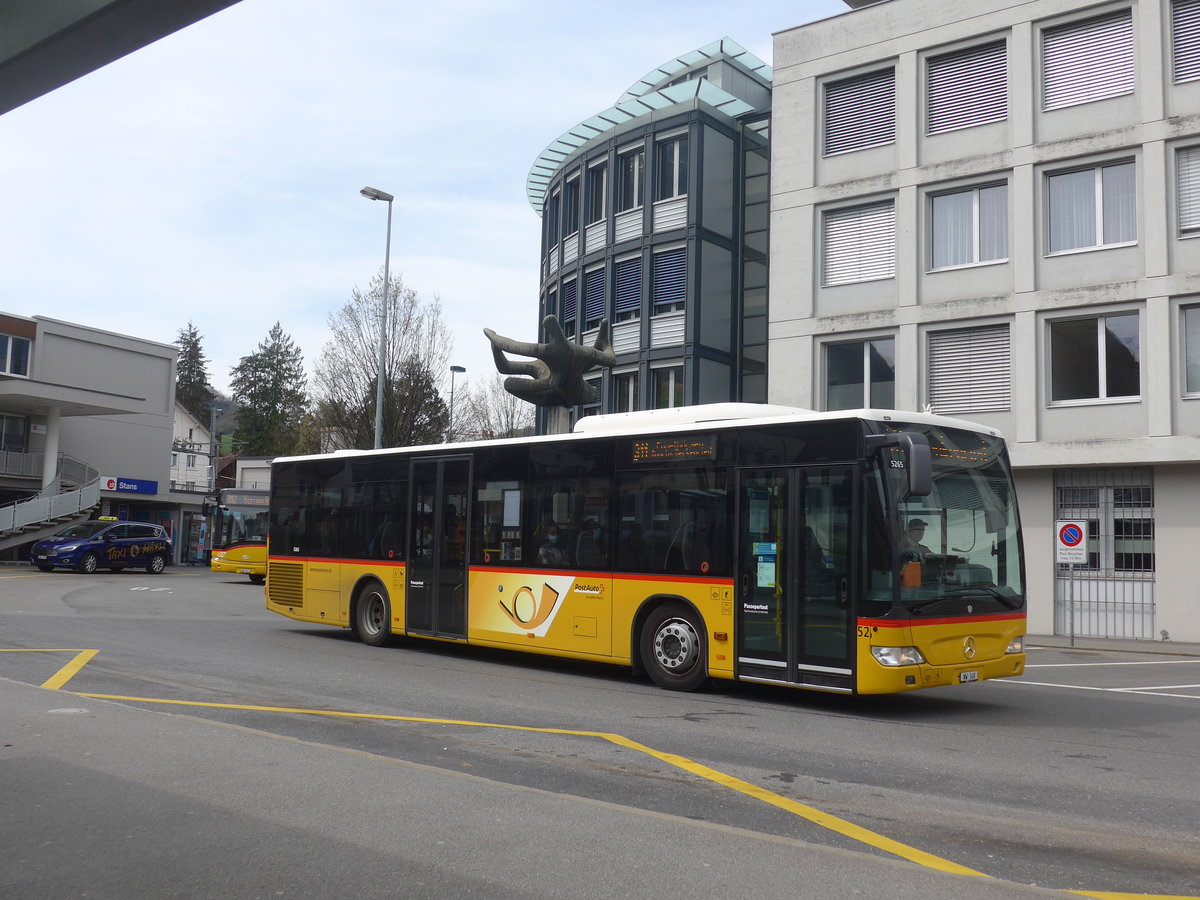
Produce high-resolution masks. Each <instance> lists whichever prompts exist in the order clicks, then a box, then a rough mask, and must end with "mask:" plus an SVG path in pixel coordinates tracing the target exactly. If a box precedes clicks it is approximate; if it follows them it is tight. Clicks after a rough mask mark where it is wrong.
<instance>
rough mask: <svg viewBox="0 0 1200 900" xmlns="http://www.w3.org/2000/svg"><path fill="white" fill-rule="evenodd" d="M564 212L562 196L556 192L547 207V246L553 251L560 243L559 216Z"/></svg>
mask: <svg viewBox="0 0 1200 900" xmlns="http://www.w3.org/2000/svg"><path fill="white" fill-rule="evenodd" d="M561 211H562V194H561V193H560V192H559V191H557V190H556V191H554V192H553V193H552V194H551V195H550V203H549V204H548V205H547V206H546V246H547V249H552V248H553V247H554V245H555V244H557V243H558V216H559V213H560V212H561Z"/></svg>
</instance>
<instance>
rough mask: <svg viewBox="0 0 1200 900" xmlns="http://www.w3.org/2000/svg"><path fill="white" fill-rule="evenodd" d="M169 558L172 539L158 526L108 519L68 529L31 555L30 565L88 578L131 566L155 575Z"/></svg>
mask: <svg viewBox="0 0 1200 900" xmlns="http://www.w3.org/2000/svg"><path fill="white" fill-rule="evenodd" d="M170 558H171V538H170V537H169V536H168V535H167V531H166V529H165V528H163V527H162V526H161V525H150V524H147V523H145V522H118V521H117V520H116V519H115V518H113V517H111V516H102V517H101V518H99V519H90V520H89V521H87V522H76V523H75V524H74V525H68V526H67V527H66V528H64V529H63V530H62V531H60V532H58V533H57V534H55V535H53V536H52V537H48V538H45V539H43V540H40V541H38V542H37V543H36V544H34V545H33V550H32V551H31V552H30V562H32V563H33V564H34V565H35V566H37V567H38V568H39V569H41V570H42V571H43V572H49V571H50V570H51V569H54V568H56V567H57V568H68V569H76V570H78V571H80V572H85V573H88V574H90V573H92V572H95V571H96V570H97V569H113V570H116V569H124V568H126V567H129V566H133V567H136V568H144V569H145V570H146V571H147V572H150V573H151V574H153V575H158V574H160V573H161V572H162V570H163V569H165V568H166V567H167V561H168V560H169V559H170Z"/></svg>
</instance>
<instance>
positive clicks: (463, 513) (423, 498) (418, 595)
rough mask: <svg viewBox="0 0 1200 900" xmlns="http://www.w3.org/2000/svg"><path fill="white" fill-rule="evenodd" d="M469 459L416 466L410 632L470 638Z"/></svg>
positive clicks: (428, 461) (408, 615)
mask: <svg viewBox="0 0 1200 900" xmlns="http://www.w3.org/2000/svg"><path fill="white" fill-rule="evenodd" d="M470 478H471V462H470V460H469V459H463V458H458V459H420V460H414V461H413V463H412V482H411V483H412V500H411V504H412V506H411V513H412V515H411V517H410V519H409V521H410V522H411V523H412V529H411V530H412V534H411V535H410V538H409V540H410V541H411V542H412V544H411V549H410V552H409V556H408V589H407V591H406V592H405V596H406V598H407V602H406V607H405V629H406V630H408V631H412V632H417V633H419V634H429V635H434V636H437V637H452V638H465V637H466V636H467V583H466V582H467V534H468V533H469V527H468V526H469V523H468V522H467V515H468V513H469V509H470V504H469V503H467V494H468V488H469V485H470Z"/></svg>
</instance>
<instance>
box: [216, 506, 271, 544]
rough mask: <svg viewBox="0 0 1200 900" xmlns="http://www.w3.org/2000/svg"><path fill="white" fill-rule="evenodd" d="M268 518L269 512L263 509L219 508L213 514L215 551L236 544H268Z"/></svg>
mask: <svg viewBox="0 0 1200 900" xmlns="http://www.w3.org/2000/svg"><path fill="white" fill-rule="evenodd" d="M268 518H269V513H268V511H267V510H266V509H265V508H261V507H260V508H257V509H254V508H252V509H241V508H238V507H236V506H232V505H227V506H220V507H217V509H216V510H214V512H213V549H214V550H224V549H228V548H229V547H231V546H234V545H236V544H263V543H266V540H267V521H268Z"/></svg>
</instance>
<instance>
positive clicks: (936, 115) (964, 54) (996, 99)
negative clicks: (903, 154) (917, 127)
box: [927, 41, 1008, 134]
mask: <svg viewBox="0 0 1200 900" xmlns="http://www.w3.org/2000/svg"><path fill="white" fill-rule="evenodd" d="M1005 49H1006V47H1005V43H1004V41H996V42H995V43H992V44H985V45H983V46H982V47H971V48H969V49H967V50H961V51H959V52H957V53H947V54H946V55H944V56H935V57H931V58H930V60H929V70H928V71H929V85H928V90H929V106H928V115H929V121H928V123H927V127H928V130H929V133H930V134H940V133H942V132H945V131H955V130H957V129H959V128H971V127H972V126H975V125H984V124H986V123H988V122H1002V121H1004V120H1005V119H1007V118H1008V57H1007V54H1006V52H1005Z"/></svg>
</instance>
